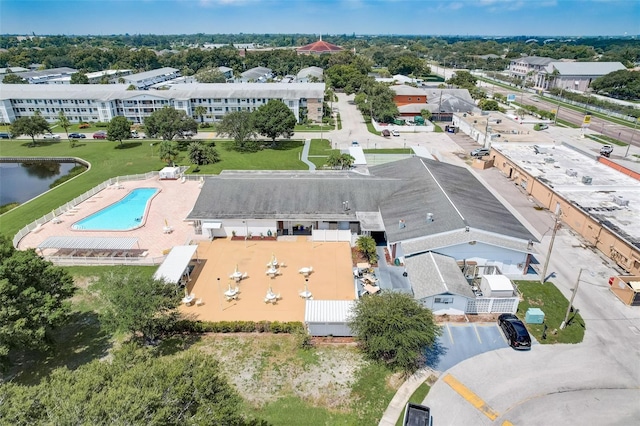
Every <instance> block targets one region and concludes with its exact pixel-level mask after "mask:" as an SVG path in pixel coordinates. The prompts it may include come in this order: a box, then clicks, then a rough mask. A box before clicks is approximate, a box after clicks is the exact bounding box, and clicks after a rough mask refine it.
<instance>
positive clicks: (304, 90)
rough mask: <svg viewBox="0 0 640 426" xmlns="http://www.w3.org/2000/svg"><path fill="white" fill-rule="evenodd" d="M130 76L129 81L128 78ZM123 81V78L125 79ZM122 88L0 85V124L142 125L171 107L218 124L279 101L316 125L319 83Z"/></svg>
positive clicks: (319, 108)
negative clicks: (64, 120) (32, 119)
mask: <svg viewBox="0 0 640 426" xmlns="http://www.w3.org/2000/svg"><path fill="white" fill-rule="evenodd" d="M130 77H131V76H130ZM125 78H126V77H125ZM127 88H128V85H126V84H87V85H81V84H73V85H64V86H63V85H49V84H46V85H44V84H43V85H25V84H20V85H17V84H7V85H2V88H1V90H0V119H1V121H2V122H5V123H7V122H9V123H12V122H13V121H14V120H15V119H16V118H18V117H29V116H32V115H34V114H35V113H36V111H38V112H40V114H41V115H42V116H43V117H44V118H45V119H46V120H47V121H49V122H54V121H56V120H57V119H58V113H59V112H60V111H63V112H64V113H65V115H66V116H67V117H68V118H69V120H71V121H72V122H80V121H101V122H107V121H110V120H111V119H112V118H113V117H116V116H124V117H126V118H127V119H128V120H130V121H131V122H133V123H143V122H144V119H145V118H146V117H148V116H149V115H150V114H152V113H153V112H154V111H157V110H158V109H161V108H163V107H165V106H171V107H174V108H176V109H178V110H182V111H184V112H186V113H187V114H188V115H189V116H191V117H194V118H199V117H196V115H195V108H196V107H198V106H203V107H205V108H206V111H207V112H206V114H205V116H204V120H205V121H208V122H214V121H220V120H222V118H223V117H224V115H225V114H227V113H229V112H234V111H243V110H244V111H253V110H254V109H256V108H258V107H259V106H260V105H264V104H266V103H267V102H268V101H269V100H271V99H277V100H281V101H282V102H284V103H285V105H287V107H289V109H291V111H292V112H293V114H294V115H295V117H296V119H297V120H300V117H301V110H302V109H305V108H306V110H307V117H308V118H309V119H310V120H312V121H320V119H321V117H322V100H323V97H324V88H325V85H324V83H301V84H279V83H271V84H242V83H236V84H230V83H219V84H205V83H198V84H177V85H173V86H170V87H169V89H168V90H127Z"/></svg>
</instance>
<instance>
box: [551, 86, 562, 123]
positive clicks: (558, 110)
mask: <svg viewBox="0 0 640 426" xmlns="http://www.w3.org/2000/svg"><path fill="white" fill-rule="evenodd" d="M563 90H564V87H563V88H561V89H560V97H559V98H558V106H557V107H556V118H555V119H554V120H553V124H558V114H560V100H561V99H562V91H563Z"/></svg>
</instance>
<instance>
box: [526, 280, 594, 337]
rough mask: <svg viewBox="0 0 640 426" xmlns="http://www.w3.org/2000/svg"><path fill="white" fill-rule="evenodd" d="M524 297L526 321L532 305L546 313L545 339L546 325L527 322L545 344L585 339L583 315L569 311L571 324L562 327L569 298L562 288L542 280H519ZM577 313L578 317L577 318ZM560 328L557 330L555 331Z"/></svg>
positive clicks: (533, 332)
mask: <svg viewBox="0 0 640 426" xmlns="http://www.w3.org/2000/svg"><path fill="white" fill-rule="evenodd" d="M515 283H516V284H517V286H518V289H519V290H520V292H521V293H522V294H523V295H524V300H523V301H522V302H520V305H519V306H518V312H517V315H518V317H519V318H520V319H521V320H523V321H524V317H525V313H526V312H527V309H529V308H540V309H541V310H542V311H543V312H544V322H545V324H546V325H547V327H548V329H547V338H546V339H543V338H542V333H543V329H544V325H543V324H527V329H529V332H530V333H531V334H532V335H534V336H535V338H536V340H538V342H540V343H541V344H553V343H580V342H582V339H583V338H584V330H585V324H584V320H583V319H582V317H581V316H580V314H577V315H576V314H575V313H573V312H572V313H571V314H569V325H568V326H567V327H565V329H564V330H560V324H561V323H562V321H563V320H564V316H565V314H566V312H567V306H569V301H568V300H567V299H566V298H565V297H564V296H563V295H562V293H560V290H558V289H557V287H556V286H555V285H554V284H553V283H551V282H546V283H544V284H540V283H539V282H538V281H515ZM574 316H575V317H574ZM556 329H557V333H555V334H554V333H553V331H554V330H556Z"/></svg>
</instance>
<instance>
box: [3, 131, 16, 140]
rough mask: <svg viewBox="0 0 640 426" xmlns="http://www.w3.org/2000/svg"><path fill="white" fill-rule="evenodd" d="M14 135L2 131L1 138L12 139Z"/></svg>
mask: <svg viewBox="0 0 640 426" xmlns="http://www.w3.org/2000/svg"><path fill="white" fill-rule="evenodd" d="M12 138H13V135H12V134H11V133H8V132H2V133H0V139H12Z"/></svg>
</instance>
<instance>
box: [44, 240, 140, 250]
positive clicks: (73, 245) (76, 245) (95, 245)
mask: <svg viewBox="0 0 640 426" xmlns="http://www.w3.org/2000/svg"><path fill="white" fill-rule="evenodd" d="M137 243H138V239H137V238H134V237H126V238H118V237H49V238H47V239H46V240H44V241H43V242H41V243H40V244H38V248H39V249H45V248H56V249H74V250H131V249H132V248H134V247H135V246H136V244H137Z"/></svg>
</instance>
